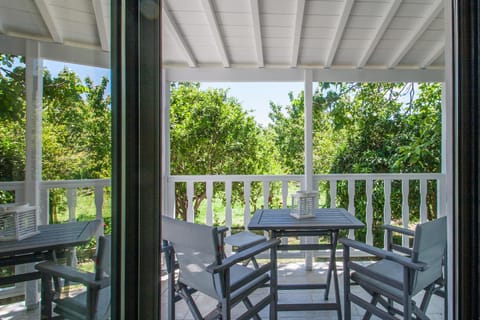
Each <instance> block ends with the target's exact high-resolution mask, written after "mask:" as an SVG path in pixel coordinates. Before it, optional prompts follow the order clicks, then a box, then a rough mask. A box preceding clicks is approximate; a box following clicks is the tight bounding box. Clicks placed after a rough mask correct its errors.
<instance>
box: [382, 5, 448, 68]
mask: <svg viewBox="0 0 480 320" xmlns="http://www.w3.org/2000/svg"><path fill="white" fill-rule="evenodd" d="M442 9H443V0H437V1H435V2H434V3H433V4H432V6H431V8H430V9H429V10H428V12H429V14H428V15H427V16H426V17H425V18H424V19H423V20H422V21H421V23H419V25H418V26H417V28H415V30H412V31H411V32H410V36H409V37H408V38H407V40H406V41H405V42H404V43H403V44H402V45H401V46H400V49H399V50H398V52H397V54H396V55H395V56H394V57H393V58H392V60H391V61H390V63H388V65H387V67H388V68H389V69H391V68H394V67H396V66H397V65H398V64H399V63H400V61H401V60H402V59H403V57H405V55H406V54H407V53H408V51H410V49H411V48H412V47H413V46H414V45H415V42H416V41H417V40H418V39H419V38H420V37H421V36H422V34H423V33H424V32H425V31H426V30H427V29H428V27H429V26H430V24H431V23H432V22H433V20H435V19H436V18H437V16H438V15H439V14H440V12H441V11H442Z"/></svg>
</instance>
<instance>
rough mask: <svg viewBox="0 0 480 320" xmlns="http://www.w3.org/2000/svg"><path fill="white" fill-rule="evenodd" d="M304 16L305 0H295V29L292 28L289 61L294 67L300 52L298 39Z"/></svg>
mask: <svg viewBox="0 0 480 320" xmlns="http://www.w3.org/2000/svg"><path fill="white" fill-rule="evenodd" d="M304 16H305V0H297V10H296V12H295V29H294V30H293V44H292V59H291V61H290V67H291V68H296V67H297V65H298V55H299V52H300V40H301V39H302V29H303V17H304Z"/></svg>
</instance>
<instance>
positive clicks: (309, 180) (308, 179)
mask: <svg viewBox="0 0 480 320" xmlns="http://www.w3.org/2000/svg"><path fill="white" fill-rule="evenodd" d="M304 81H305V82H304V99H303V103H304V118H303V121H304V127H305V130H304V139H305V140H304V141H305V169H304V170H305V190H307V191H309V192H310V191H313V110H312V105H313V83H312V71H311V70H305V80H304Z"/></svg>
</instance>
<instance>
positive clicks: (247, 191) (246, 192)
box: [243, 181, 252, 230]
mask: <svg viewBox="0 0 480 320" xmlns="http://www.w3.org/2000/svg"><path fill="white" fill-rule="evenodd" d="M251 190H252V188H251V184H250V182H249V181H246V182H244V183H243V200H244V202H245V207H244V210H243V221H245V223H244V226H243V227H244V228H245V230H247V229H248V224H249V223H250V219H251V209H250V198H251ZM247 221H248V222H247Z"/></svg>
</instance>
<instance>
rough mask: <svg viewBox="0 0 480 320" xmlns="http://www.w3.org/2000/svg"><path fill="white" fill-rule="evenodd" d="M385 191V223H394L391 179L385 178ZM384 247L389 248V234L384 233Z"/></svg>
mask: <svg viewBox="0 0 480 320" xmlns="http://www.w3.org/2000/svg"><path fill="white" fill-rule="evenodd" d="M383 193H384V197H383V199H384V204H383V223H384V224H391V223H392V206H391V205H390V197H391V194H392V181H391V180H390V179H385V180H383ZM383 248H384V249H385V250H387V249H388V248H387V234H386V233H384V235H383Z"/></svg>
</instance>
